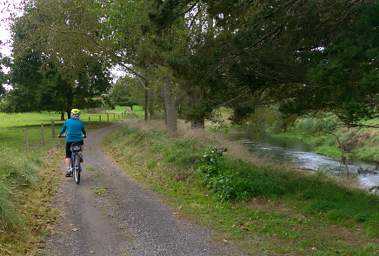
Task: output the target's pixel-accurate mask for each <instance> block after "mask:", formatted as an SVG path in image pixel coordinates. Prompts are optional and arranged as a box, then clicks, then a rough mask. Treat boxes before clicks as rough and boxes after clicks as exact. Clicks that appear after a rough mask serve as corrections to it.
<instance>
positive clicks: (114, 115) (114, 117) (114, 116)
mask: <svg viewBox="0 0 379 256" xmlns="http://www.w3.org/2000/svg"><path fill="white" fill-rule="evenodd" d="M114 120H116V114H115V113H113V121H114Z"/></svg>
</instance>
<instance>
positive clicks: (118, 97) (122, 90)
mask: <svg viewBox="0 0 379 256" xmlns="http://www.w3.org/2000/svg"><path fill="white" fill-rule="evenodd" d="M109 96H110V99H111V101H112V104H113V105H120V106H128V105H129V103H130V101H131V100H130V94H129V90H128V85H127V80H126V79H119V80H118V81H117V82H116V84H115V85H113V87H112V90H111V92H110V95H109Z"/></svg>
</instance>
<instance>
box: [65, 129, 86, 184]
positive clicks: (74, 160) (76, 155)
mask: <svg viewBox="0 0 379 256" xmlns="http://www.w3.org/2000/svg"><path fill="white" fill-rule="evenodd" d="M65 137H66V136H60V137H59V138H65ZM85 138H86V137H83V139H85ZM70 151H71V161H70V170H71V171H72V176H73V177H74V180H75V183H76V184H78V185H79V183H80V173H81V172H82V166H81V164H80V163H81V162H82V161H83V158H82V156H81V154H80V153H81V152H82V145H80V144H79V143H76V142H73V143H72V144H71V145H70Z"/></svg>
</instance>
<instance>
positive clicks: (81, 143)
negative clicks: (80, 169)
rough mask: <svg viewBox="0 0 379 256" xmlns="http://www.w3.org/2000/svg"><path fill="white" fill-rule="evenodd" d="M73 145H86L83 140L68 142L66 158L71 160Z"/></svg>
mask: <svg viewBox="0 0 379 256" xmlns="http://www.w3.org/2000/svg"><path fill="white" fill-rule="evenodd" d="M73 143H77V144H79V145H83V144H84V143H83V141H82V140H81V141H76V142H66V158H71V149H70V147H71V144H73Z"/></svg>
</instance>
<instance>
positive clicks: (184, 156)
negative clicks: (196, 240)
mask: <svg viewBox="0 0 379 256" xmlns="http://www.w3.org/2000/svg"><path fill="white" fill-rule="evenodd" d="M105 147H106V148H107V149H108V151H109V153H110V154H111V155H112V157H114V158H115V160H116V161H118V162H119V163H120V164H121V165H122V166H123V167H124V169H125V170H128V173H129V174H130V175H131V176H133V177H134V178H135V179H137V180H139V181H140V182H142V183H143V184H145V185H147V186H149V187H151V188H152V189H154V190H155V191H157V192H160V193H162V194H164V195H166V196H167V200H168V203H169V204H170V205H171V206H172V207H173V208H175V211H177V212H180V213H181V214H183V215H185V216H186V217H188V218H190V219H192V220H194V221H196V222H199V223H201V224H203V225H207V226H210V227H212V228H213V229H214V230H216V231H217V237H218V238H220V239H221V240H224V241H229V240H233V241H234V242H235V243H236V244H238V245H239V246H241V247H242V248H244V249H245V250H246V251H248V252H249V253H251V254H255V253H258V252H259V253H266V254H268V255H277V254H280V255H283V254H285V255H379V247H378V238H379V232H378V230H379V199H378V198H377V197H374V196H370V195H367V194H365V193H363V192H360V191H355V190H349V189H346V188H342V187H339V186H338V185H336V184H335V183H333V182H332V181H330V180H328V179H327V178H325V177H309V176H303V175H301V174H299V173H293V172H289V171H284V170H274V169H268V168H261V167H259V168H258V167H255V166H252V165H251V164H247V163H245V162H242V161H239V160H235V159H231V158H227V157H224V156H222V154H221V153H218V152H216V151H213V152H212V151H209V150H207V149H206V148H205V146H204V145H201V144H200V143H198V142H196V141H193V140H185V139H174V138H169V137H167V136H166V135H164V134H162V133H160V132H155V131H141V130H136V129H127V128H126V129H122V130H119V131H117V132H115V133H114V134H113V135H112V136H111V137H109V138H108V139H107V141H106V142H105ZM204 152H205V153H204Z"/></svg>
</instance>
